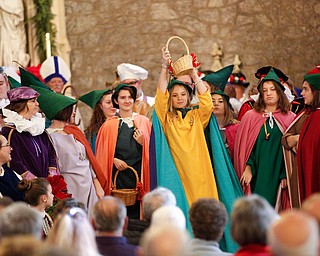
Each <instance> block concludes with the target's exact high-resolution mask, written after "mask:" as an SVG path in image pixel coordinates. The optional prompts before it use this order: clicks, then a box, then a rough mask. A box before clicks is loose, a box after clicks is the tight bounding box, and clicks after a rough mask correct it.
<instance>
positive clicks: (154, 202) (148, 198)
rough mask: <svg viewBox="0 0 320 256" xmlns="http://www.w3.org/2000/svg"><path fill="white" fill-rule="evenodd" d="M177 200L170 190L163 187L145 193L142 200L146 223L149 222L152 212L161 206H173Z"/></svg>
mask: <svg viewBox="0 0 320 256" xmlns="http://www.w3.org/2000/svg"><path fill="white" fill-rule="evenodd" d="M176 204H177V200H176V198H175V196H174V194H173V193H172V192H171V190H169V189H167V188H164V187H157V188H155V189H154V190H152V191H150V192H148V193H146V194H145V195H144V197H143V198H142V207H143V215H144V219H145V220H146V221H151V216H152V214H153V212H154V211H155V210H156V209H158V208H159V207H161V206H165V205H171V206H175V205H176Z"/></svg>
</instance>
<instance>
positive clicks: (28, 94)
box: [7, 86, 40, 102]
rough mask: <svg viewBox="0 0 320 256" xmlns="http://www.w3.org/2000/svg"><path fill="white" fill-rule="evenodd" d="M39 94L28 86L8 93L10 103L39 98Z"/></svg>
mask: <svg viewBox="0 0 320 256" xmlns="http://www.w3.org/2000/svg"><path fill="white" fill-rule="evenodd" d="M39 95H40V94H39V93H38V92H37V91H35V90H33V89H32V88H30V87H27V86H20V87H17V88H14V89H11V90H9V91H8V92H7V96H8V99H9V100H10V102H15V101H20V100H30V99H34V98H37V97H39Z"/></svg>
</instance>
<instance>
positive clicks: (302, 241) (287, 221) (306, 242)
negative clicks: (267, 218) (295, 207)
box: [268, 211, 319, 256]
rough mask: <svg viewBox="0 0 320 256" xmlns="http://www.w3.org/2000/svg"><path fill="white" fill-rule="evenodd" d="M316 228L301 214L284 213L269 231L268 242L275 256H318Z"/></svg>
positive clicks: (313, 220) (311, 219)
mask: <svg viewBox="0 0 320 256" xmlns="http://www.w3.org/2000/svg"><path fill="white" fill-rule="evenodd" d="M318 237H319V234H318V226H317V223H316V220H315V219H314V218H313V217H310V216H308V215H307V214H305V213H303V212H298V211H293V212H286V213H284V214H283V215H281V218H280V219H278V220H277V221H275V222H274V223H273V224H272V225H271V228H270V230H269V233H268V241H269V244H270V246H271V249H272V253H273V255H275V256H278V255H279V256H280V255H281V256H287V255H288V256H289V255H290V256H300V255H301V256H316V255H318V244H319V240H318Z"/></svg>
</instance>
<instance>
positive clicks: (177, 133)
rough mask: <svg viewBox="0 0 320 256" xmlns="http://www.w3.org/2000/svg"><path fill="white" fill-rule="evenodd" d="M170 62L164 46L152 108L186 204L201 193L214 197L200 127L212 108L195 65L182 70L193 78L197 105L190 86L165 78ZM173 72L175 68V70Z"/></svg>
mask: <svg viewBox="0 0 320 256" xmlns="http://www.w3.org/2000/svg"><path fill="white" fill-rule="evenodd" d="M170 63H172V62H171V55H170V52H169V50H168V48H167V47H164V48H162V69H161V72H160V76H159V81H158V88H157V93H156V101H155V112H156V115H157V117H158V119H159V121H160V124H161V126H162V127H163V132H164V135H165V137H166V139H167V142H168V145H169V149H170V152H171V154H172V158H173V161H174V165H175V167H176V169H177V173H178V175H179V177H178V179H179V180H181V183H182V186H183V190H184V192H185V197H186V200H187V203H188V205H191V204H192V203H193V202H195V201H196V200H197V199H198V198H201V197H210V198H216V199H218V192H217V187H216V182H215V177H214V173H213V169H212V164H211V160H210V155H209V151H208V148H207V146H206V141H205V136H204V128H205V127H206V126H207V125H208V123H209V120H210V117H211V114H212V110H213V105H212V101H211V96H210V92H209V91H208V90H207V88H206V86H205V84H204V83H203V82H202V80H201V79H200V78H199V76H198V74H197V70H196V69H195V68H193V67H192V66H191V67H189V69H188V70H185V72H184V74H188V75H189V76H190V77H191V79H192V80H193V82H194V84H195V87H196V89H197V91H198V98H199V100H200V102H199V108H191V105H190V102H191V99H192V88H191V87H190V86H189V85H187V84H185V83H183V82H181V81H179V80H171V82H169V73H168V69H167V65H170ZM191 65H192V64H191ZM175 73H179V72H177V70H176V71H175ZM175 75H177V74H175ZM158 149H159V148H156V150H158ZM156 161H157V162H158V161H159V159H158V158H157V160H156ZM157 175H158V177H157V178H158V183H161V177H159V175H160V173H159V172H158V173H157ZM176 195H177V193H176ZM178 201H179V199H178ZM180 202H181V201H180Z"/></svg>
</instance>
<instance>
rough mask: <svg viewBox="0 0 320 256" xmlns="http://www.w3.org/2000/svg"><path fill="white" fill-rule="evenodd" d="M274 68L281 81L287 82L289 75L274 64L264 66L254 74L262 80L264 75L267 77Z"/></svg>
mask: <svg viewBox="0 0 320 256" xmlns="http://www.w3.org/2000/svg"><path fill="white" fill-rule="evenodd" d="M271 69H273V70H274V72H275V73H276V74H277V76H278V78H279V79H280V81H282V82H286V81H288V79H289V77H288V76H286V75H285V74H284V73H283V72H282V71H281V70H280V69H278V68H275V67H273V66H264V67H261V68H259V69H258V70H257V71H256V73H255V74H254V75H255V77H256V78H258V79H259V80H261V79H262V78H263V77H265V76H266V75H267V74H268V73H269V71H270V70H271Z"/></svg>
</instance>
